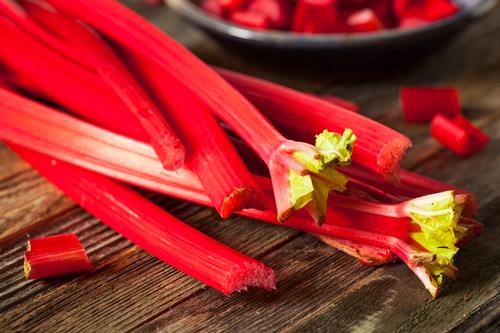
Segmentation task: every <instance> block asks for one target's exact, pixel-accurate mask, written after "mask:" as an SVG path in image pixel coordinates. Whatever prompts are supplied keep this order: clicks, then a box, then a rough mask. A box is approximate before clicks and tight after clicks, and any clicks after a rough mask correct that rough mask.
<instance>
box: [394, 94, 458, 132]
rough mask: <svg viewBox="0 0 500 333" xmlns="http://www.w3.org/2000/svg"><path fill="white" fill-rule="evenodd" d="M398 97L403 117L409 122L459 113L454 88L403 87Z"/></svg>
mask: <svg viewBox="0 0 500 333" xmlns="http://www.w3.org/2000/svg"><path fill="white" fill-rule="evenodd" d="M400 99H401V107H402V109H403V112H404V116H405V119H406V121H407V122H410V123H426V122H430V121H431V120H432V119H433V118H434V117H435V116H436V115H438V114H442V115H444V116H446V117H448V118H453V117H456V116H458V115H459V114H460V113H461V106H460V100H459V96H458V90H457V89H456V88H430V87H404V88H401V92H400Z"/></svg>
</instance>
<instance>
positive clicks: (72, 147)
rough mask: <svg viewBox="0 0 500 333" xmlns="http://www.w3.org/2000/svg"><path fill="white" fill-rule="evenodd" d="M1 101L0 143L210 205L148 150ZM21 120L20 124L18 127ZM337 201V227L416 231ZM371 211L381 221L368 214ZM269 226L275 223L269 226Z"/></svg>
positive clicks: (183, 174) (266, 183)
mask: <svg viewBox="0 0 500 333" xmlns="http://www.w3.org/2000/svg"><path fill="white" fill-rule="evenodd" d="M0 97H2V99H1V101H2V104H0V106H1V109H0V112H1V113H0V115H1V117H0V128H1V129H2V131H1V132H0V136H1V137H2V138H3V139H5V140H8V141H10V142H13V143H15V144H22V145H26V146H29V147H32V149H36V150H37V151H39V152H40V153H44V154H48V155H51V156H54V157H55V158H59V159H62V160H65V161H67V162H70V163H73V164H76V165H78V166H80V167H85V168H89V169H91V170H92V171H95V172H100V173H104V174H106V175H107V176H110V177H113V178H117V179H119V180H121V181H125V182H128V183H131V184H133V185H138V186H142V187H146V188H148V189H151V190H154V191H158V192H162V193H165V194H168V195H173V196H175V197H178V198H181V199H187V200H190V201H195V202H197V203H201V204H203V205H210V202H209V201H208V200H207V196H206V194H205V192H204V190H203V188H202V186H201V184H200V182H199V180H198V179H197V178H196V177H195V176H193V174H192V173H191V172H190V171H189V170H187V169H186V170H185V169H184V168H181V169H180V170H179V171H178V172H176V173H167V172H161V168H159V166H158V160H157V159H156V158H155V157H154V154H151V150H150V147H149V146H147V145H144V144H143V143H139V142H137V141H134V140H131V139H128V138H125V137H122V136H119V135H117V134H114V133H111V132H108V131H105V130H103V129H100V128H98V127H95V126H93V125H90V124H88V123H85V122H83V121H80V120H77V119H75V118H73V117H71V116H69V115H65V114H62V113H59V112H57V111H54V110H51V109H49V108H46V107H44V106H42V105H40V104H37V103H33V102H29V101H26V100H24V99H23V98H20V97H16V96H15V95H14V96H13V95H12V94H11V93H8V92H6V91H0ZM20 106H23V107H22V108H21V107H20ZM15 111H17V112H15ZM21 119H22V120H23V121H22V122H21V121H19V120H21ZM36 128H45V129H46V133H50V135H45V136H44V135H43V134H38V133H37V132H36ZM122 147H126V148H122ZM255 177H256V178H255V179H256V181H257V183H258V185H259V186H260V187H261V188H262V189H263V190H264V193H265V194H266V195H267V198H268V200H269V199H271V198H272V196H271V195H270V194H272V190H271V183H270V180H269V178H263V177H258V176H255ZM337 196H338V197H341V196H340V195H337ZM338 197H336V198H335V200H333V203H332V202H331V203H330V206H331V207H330V209H329V211H328V215H327V218H329V219H330V220H332V221H334V223H335V225H336V226H342V227H350V228H354V229H362V230H366V231H372V232H375V231H376V232H380V231H381V230H382V231H383V232H387V234H388V235H386V236H389V235H390V236H391V237H398V238H401V239H407V238H408V233H409V232H410V231H414V230H412V229H411V227H410V226H409V219H408V218H407V217H406V215H405V214H406V211H405V206H404V204H400V205H377V204H376V203H369V202H362V201H360V200H355V199H349V198H347V197H345V196H344V197H342V198H338ZM340 199H342V200H340ZM332 205H333V206H332ZM342 205H343V206H345V207H342ZM372 210H376V212H377V213H378V214H382V215H377V214H372V213H371V212H372ZM254 211H255V212H259V211H257V210H251V209H249V210H244V211H243V213H244V214H247V213H248V212H253V213H252V214H251V216H259V213H255V212H254ZM367 211H369V212H367ZM266 212H267V213H266ZM269 212H271V211H269V210H268V211H265V212H262V214H263V215H266V214H269ZM255 214H257V215H255ZM384 215H385V216H384ZM297 216H302V217H304V218H305V216H306V213H305V212H301V211H299V212H297ZM353 216H354V218H353ZM273 222H276V221H274V220H273ZM276 223H278V222H276ZM311 223H312V224H314V222H313V221H309V222H308V224H311ZM292 224H293V223H292ZM408 228H410V229H408ZM321 230H322V228H320V227H317V228H314V229H311V230H307V231H311V232H314V233H319V234H323V233H322V232H321ZM366 231H363V232H366ZM326 235H328V234H326ZM332 236H335V234H333V235H332ZM337 236H338V237H341V238H345V237H342V236H339V235H337ZM372 245H373V244H372Z"/></svg>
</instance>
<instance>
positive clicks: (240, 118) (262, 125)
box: [48, 0, 355, 222]
mask: <svg viewBox="0 0 500 333" xmlns="http://www.w3.org/2000/svg"><path fill="white" fill-rule="evenodd" d="M48 2H49V3H51V4H53V5H54V6H55V7H56V8H57V9H60V10H61V11H63V12H66V13H69V14H70V15H72V16H75V17H77V18H79V19H81V20H83V21H85V22H86V23H88V24H89V25H91V26H92V27H93V28H95V29H97V30H98V31H100V32H101V33H103V34H104V35H106V36H107V37H108V38H110V39H112V40H113V41H114V42H116V43H117V44H119V45H121V46H122V47H124V48H125V49H128V50H129V51H132V52H136V53H138V54H140V55H141V56H142V57H144V58H145V59H147V60H148V61H151V62H153V63H155V64H156V65H157V67H158V70H161V71H164V72H166V73H169V74H170V75H171V76H172V77H173V78H175V79H176V80H177V81H178V83H179V84H182V85H184V86H185V87H186V88H188V89H189V90H191V91H192V92H193V93H194V94H195V95H196V96H197V97H198V98H199V99H200V100H201V101H202V102H203V103H205V104H206V106H207V107H208V108H209V109H210V111H211V112H213V113H214V114H215V115H217V116H218V117H219V118H221V119H222V120H223V121H224V122H225V123H227V124H228V125H229V126H230V127H231V128H233V129H234V130H235V131H236V133H238V135H239V136H240V137H241V138H242V139H243V140H245V142H247V143H248V144H249V145H250V146H251V147H252V148H253V149H254V150H255V152H256V153H257V154H258V155H259V156H260V157H261V158H262V160H264V161H265V162H266V163H267V166H268V168H269V169H270V173H271V178H272V179H273V188H274V194H275V199H276V206H277V208H278V220H280V221H284V220H286V219H287V218H288V217H289V216H290V214H291V213H292V211H293V210H297V209H300V208H303V207H305V206H307V208H308V210H309V211H310V212H311V214H312V216H313V217H314V218H315V219H316V220H317V221H318V222H321V221H322V220H323V219H324V210H323V208H324V206H325V203H326V199H327V196H328V193H329V191H330V190H340V191H341V190H343V185H344V178H343V176H342V175H341V174H340V173H339V172H338V171H336V170H335V168H334V167H335V166H336V165H338V164H347V163H349V162H350V149H351V148H352V143H353V142H354V140H355V137H354V135H353V134H352V132H351V131H348V132H346V134H345V135H344V137H337V136H336V135H333V134H330V135H329V134H328V133H325V134H324V135H323V136H322V139H320V140H319V141H320V142H319V143H320V144H323V145H332V144H335V143H338V144H341V145H344V147H335V149H337V150H341V154H343V155H342V156H333V155H334V154H332V153H327V154H324V152H323V151H322V150H321V148H318V149H317V148H315V147H313V146H312V145H309V144H306V143H303V142H296V141H291V140H288V139H286V138H285V137H283V136H282V135H281V134H280V133H279V132H278V131H277V130H276V129H275V128H274V127H273V126H272V125H271V124H270V123H269V121H267V119H265V118H264V117H263V116H262V115H261V114H260V113H259V112H258V111H257V109H255V107H254V106H253V105H252V104H251V103H250V102H249V101H247V100H246V99H245V98H244V97H243V96H242V95H241V94H240V93H238V92H237V91H236V90H235V89H234V88H233V87H231V86H230V85H229V84H228V83H227V82H226V81H225V80H224V79H222V78H221V77H220V76H219V75H217V73H216V72H215V71H213V70H212V69H211V68H209V67H208V66H207V65H206V64H204V63H203V62H201V61H200V60H199V59H197V58H196V57H195V56H194V55H193V54H191V53H190V52H189V51H188V50H186V49H185V48H183V47H182V46H180V45H179V44H178V43H176V42H175V41H173V40H172V39H171V38H169V37H168V36H166V35H165V34H164V33H162V32H161V31H160V30H158V29H157V28H156V27H154V26H153V25H152V24H151V23H149V22H148V21H146V20H144V19H142V18H141V17H139V16H138V15H136V14H135V13H133V12H132V11H130V10H129V9H127V8H126V7H125V6H123V5H121V4H119V3H117V2H102V1H95V0H77V1H71V2H67V1H61V0H49V1H48ZM343 130H344V128H343V129H342V130H341V131H343ZM320 131H321V130H320ZM320 131H319V132H320ZM327 155H328V156H327ZM311 174H312V175H311ZM313 177H314V178H313Z"/></svg>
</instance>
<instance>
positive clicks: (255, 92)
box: [218, 69, 411, 182]
mask: <svg viewBox="0 0 500 333" xmlns="http://www.w3.org/2000/svg"><path fill="white" fill-rule="evenodd" d="M218 72H219V73H220V74H221V75H222V76H223V77H224V78H225V79H226V80H228V81H229V82H230V83H231V84H232V85H233V86H234V87H235V88H236V89H238V90H239V91H240V92H241V93H243V94H244V95H245V96H246V97H247V98H248V99H249V100H250V101H251V102H252V103H254V104H255V106H257V107H258V108H259V110H260V111H261V112H262V113H263V114H264V115H265V116H266V117H268V118H269V120H271V122H273V123H274V124H275V125H276V126H278V128H280V129H281V130H282V131H283V132H284V133H293V134H294V136H295V139H296V140H306V141H308V140H309V141H310V140H311V139H312V138H313V137H312V136H311V133H319V132H321V131H322V130H324V129H325V128H326V129H327V130H329V131H333V132H341V131H343V130H344V129H345V128H350V129H352V131H353V132H354V133H355V134H356V137H357V141H356V144H355V145H354V150H353V155H352V160H353V163H355V164H358V165H360V166H362V167H364V168H366V169H368V170H370V171H372V172H375V173H377V174H381V175H382V176H383V177H384V178H385V179H386V180H389V181H392V182H397V181H398V179H399V164H400V162H401V159H402V158H403V155H404V153H405V152H406V150H407V149H408V148H410V146H411V141H410V140H409V139H408V138H407V137H406V136H404V135H402V134H400V133H398V132H396V131H394V130H392V129H390V128H388V127H386V126H384V125H381V124H380V123H377V122H375V121H374V120H371V119H369V118H366V117H364V116H362V115H357V114H354V113H353V112H350V111H348V110H345V109H344V108H342V107H339V106H336V105H332V104H330V103H328V102H325V101H322V100H321V99H318V98H315V97H312V96H309V95H307V94H305V93H300V92H298V91H295V90H292V89H289V88H285V87H283V86H280V85H277V84H274V83H271V82H267V81H264V80H260V79H257V78H252V77H250V76H246V75H243V74H238V73H235V72H231V71H228V70H223V69H218Z"/></svg>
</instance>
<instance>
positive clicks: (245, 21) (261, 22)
mask: <svg viewBox="0 0 500 333" xmlns="http://www.w3.org/2000/svg"><path fill="white" fill-rule="evenodd" d="M229 19H230V20H231V21H232V22H234V23H236V24H239V25H242V26H245V27H249V28H254V29H268V28H269V26H270V24H269V20H268V17H267V16H266V15H265V14H262V13H259V12H249V11H235V12H232V13H231V15H229Z"/></svg>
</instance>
